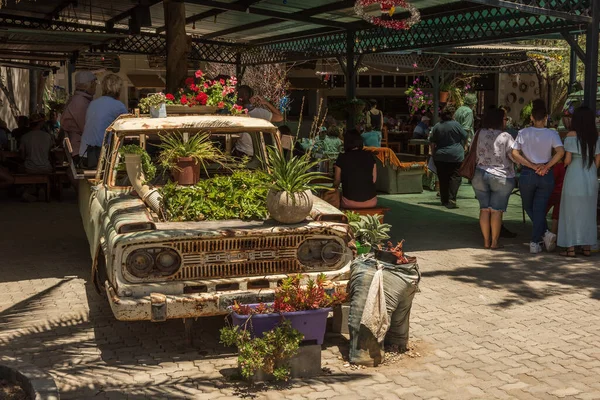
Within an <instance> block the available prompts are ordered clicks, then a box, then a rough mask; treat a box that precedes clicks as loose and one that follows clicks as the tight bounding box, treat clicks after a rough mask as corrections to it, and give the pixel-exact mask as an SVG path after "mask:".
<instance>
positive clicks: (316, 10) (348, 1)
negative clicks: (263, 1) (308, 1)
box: [203, 0, 354, 41]
mask: <svg viewBox="0 0 600 400" xmlns="http://www.w3.org/2000/svg"><path fill="white" fill-rule="evenodd" d="M352 6H354V0H343V1H340V2H337V3H331V4H325V5H323V6H319V7H313V8H309V9H306V10H303V11H298V12H296V13H292V14H289V15H290V16H292V17H293V16H301V17H312V16H313V15H319V14H324V13H328V12H334V11H338V10H343V9H344V8H350V7H352ZM288 20H289V19H288ZM288 20H284V19H281V18H268V19H265V20H262V21H258V22H252V23H249V24H244V25H240V26H236V27H233V28H229V29H223V30H221V31H217V32H213V33H210V34H208V35H204V36H203V37H204V38H206V39H211V38H216V37H221V36H226V35H230V34H232V33H237V32H244V31H247V30H250V29H256V28H261V27H264V26H269V25H275V24H279V23H281V22H285V21H288ZM321 29H323V28H321ZM328 29H329V32H331V31H335V30H339V29H338V28H335V29H331V28H328ZM295 35H298V36H307V35H303V33H302V32H297V33H295ZM282 36H284V35H282ZM287 37H288V38H289V35H287ZM275 41H277V40H275Z"/></svg>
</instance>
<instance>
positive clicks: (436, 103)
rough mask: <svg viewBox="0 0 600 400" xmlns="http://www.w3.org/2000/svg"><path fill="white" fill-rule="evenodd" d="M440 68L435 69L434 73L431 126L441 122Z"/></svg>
mask: <svg viewBox="0 0 600 400" xmlns="http://www.w3.org/2000/svg"><path fill="white" fill-rule="evenodd" d="M439 109H440V68H439V67H438V66H436V67H435V70H434V71H433V116H432V124H431V126H433V125H435V124H437V123H438V122H439V121H440V113H439Z"/></svg>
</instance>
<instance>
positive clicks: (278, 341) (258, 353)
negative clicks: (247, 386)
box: [220, 319, 304, 380]
mask: <svg viewBox="0 0 600 400" xmlns="http://www.w3.org/2000/svg"><path fill="white" fill-rule="evenodd" d="M249 320H250V319H249ZM303 339H304V335H302V334H301V333H300V332H298V331H297V330H296V329H294V328H292V324H291V322H290V321H289V320H283V321H282V322H281V324H280V325H279V326H277V327H276V328H275V329H273V330H272V331H268V332H265V334H264V336H263V337H262V338H251V335H250V332H249V331H248V330H247V329H246V326H241V327H239V326H235V327H232V326H227V327H224V328H222V329H221V331H220V342H221V343H222V344H224V345H225V346H235V347H237V349H238V353H239V354H238V365H239V367H240V370H241V374H242V376H243V377H244V378H245V379H248V380H252V379H253V377H254V375H255V374H256V373H257V372H258V371H261V370H262V371H264V372H265V373H267V374H273V376H274V377H275V379H277V380H288V379H289V377H290V373H291V369H290V365H289V361H290V359H291V358H292V357H293V356H295V355H296V354H298V348H299V347H300V343H301V342H302V340H303Z"/></svg>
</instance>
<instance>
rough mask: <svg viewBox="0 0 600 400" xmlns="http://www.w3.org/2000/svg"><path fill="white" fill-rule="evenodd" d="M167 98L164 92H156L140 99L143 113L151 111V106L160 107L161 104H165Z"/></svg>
mask: <svg viewBox="0 0 600 400" xmlns="http://www.w3.org/2000/svg"><path fill="white" fill-rule="evenodd" d="M166 102H167V98H166V97H165V95H164V94H162V93H154V94H151V95H148V96H146V97H144V98H143V99H141V100H140V103H139V107H140V110H141V111H142V112H143V113H147V112H148V111H150V108H153V107H159V106H160V105H161V104H165V103H166Z"/></svg>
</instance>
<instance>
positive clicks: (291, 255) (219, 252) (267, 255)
mask: <svg viewBox="0 0 600 400" xmlns="http://www.w3.org/2000/svg"><path fill="white" fill-rule="evenodd" d="M305 239H306V237H305V236H304V235H291V236H288V235H286V236H267V237H264V236H261V237H242V238H240V237H237V238H235V237H234V238H218V239H205V240H190V241H181V242H175V243H173V247H175V248H176V249H177V250H179V251H180V252H181V254H182V255H183V266H182V268H181V269H180V270H179V272H178V273H177V274H176V275H175V276H174V277H173V279H175V280H190V279H210V278H225V277H227V278H231V277H242V276H264V275H271V274H280V273H281V274H288V273H298V272H302V271H303V270H304V267H303V266H302V264H300V263H299V262H298V259H297V249H298V246H299V245H300V244H301V243H302V242H303V241H304V240H305Z"/></svg>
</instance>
